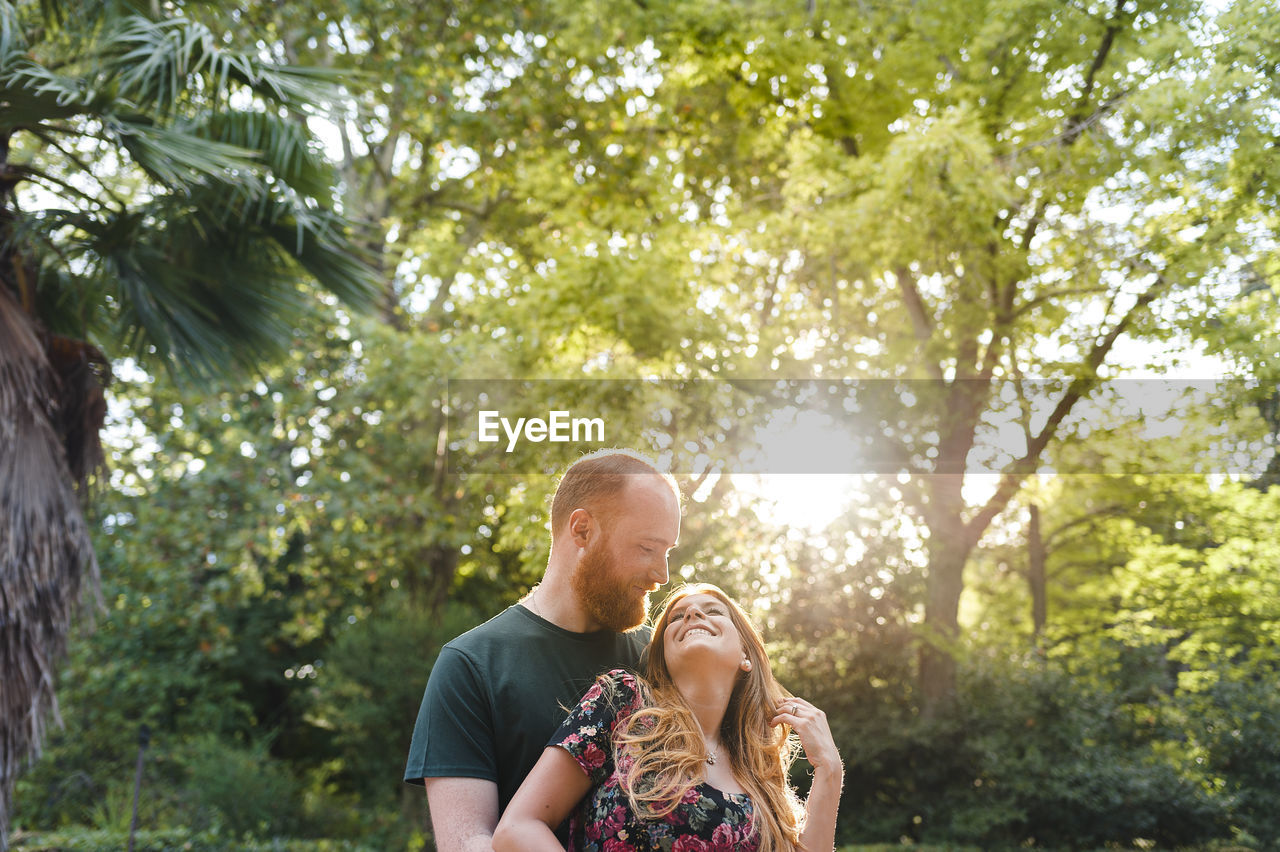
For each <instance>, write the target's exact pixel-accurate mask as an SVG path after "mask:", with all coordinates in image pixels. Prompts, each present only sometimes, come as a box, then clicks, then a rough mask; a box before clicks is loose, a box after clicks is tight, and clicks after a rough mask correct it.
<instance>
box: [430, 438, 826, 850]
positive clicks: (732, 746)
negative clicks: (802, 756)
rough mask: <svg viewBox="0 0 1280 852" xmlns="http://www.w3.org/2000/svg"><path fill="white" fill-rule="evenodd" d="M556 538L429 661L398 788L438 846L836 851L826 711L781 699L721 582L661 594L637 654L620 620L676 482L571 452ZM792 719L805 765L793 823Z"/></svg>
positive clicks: (654, 581) (655, 570)
mask: <svg viewBox="0 0 1280 852" xmlns="http://www.w3.org/2000/svg"><path fill="white" fill-rule="evenodd" d="M551 529H552V545H551V557H550V560H549V562H548V566H547V572H546V575H545V576H544V578H543V581H542V583H541V584H540V585H539V586H538V587H536V588H535V590H534V591H533V592H532V593H531V594H530V595H529V596H528V597H527V598H525V600H524V601H522V603H521V604H520V605H517V606H513V607H511V608H509V609H507V610H506V611H505V612H503V613H501V614H500V615H498V616H497V617H495V618H493V619H491V620H490V621H488V622H486V623H485V624H483V625H481V626H480V627H478V628H476V629H475V630H472V631H469V632H468V633H466V634H463V635H462V636H460V637H458V638H457V639H455V640H454V641H452V642H450V643H449V644H448V645H446V646H445V647H444V649H442V650H441V653H440V657H439V660H438V661H437V662H436V664H435V666H434V668H433V669H432V672H431V677H430V679H429V681H428V683H427V690H426V694H425V696H424V698H423V702H422V708H421V710H420V712H419V715H418V722H417V725H416V726H415V728H414V735H413V743H412V746H411V748H410V755H409V764H408V767H407V768H406V771H405V780H406V781H410V782H417V783H425V785H426V788H427V799H428V803H429V805H430V809H431V817H432V827H433V829H434V833H435V840H436V844H437V848H438V849H440V850H443V852H455V850H466V852H476V850H486V851H487V850H490V849H493V848H496V849H499V850H502V849H522V850H523V849H540V848H545V849H560V848H563V845H564V843H565V842H566V841H567V842H569V843H570V844H571V848H573V849H593V850H594V849H599V850H611V852H612V850H632V849H634V850H643V849H677V850H692V849H720V848H724V849H728V848H730V847H731V846H733V847H737V846H741V847H742V848H743V849H744V850H752V849H762V850H770V852H774V850H776V851H777V852H782V850H791V849H805V850H809V852H814V850H821V852H826V850H829V849H831V848H832V846H833V843H834V833H835V817H836V808H837V806H838V802H839V793H840V785H841V781H842V778H843V770H842V768H841V766H840V761H839V755H838V753H837V752H836V749H835V745H834V743H833V742H832V739H831V734H830V730H829V729H828V727H827V724H826V720H825V717H824V716H823V714H822V713H821V711H819V710H817V709H816V708H814V707H813V706H812V705H810V704H808V703H807V702H805V701H803V700H801V699H797V698H787V697H785V695H786V694H785V693H784V692H783V690H782V689H781V687H779V686H778V685H777V683H776V682H775V681H774V680H773V678H772V675H771V674H770V671H769V664H768V660H767V658H766V657H765V655H764V649H763V645H762V644H761V641H760V637H759V635H758V634H757V633H756V631H755V629H754V628H753V627H751V625H750V623H749V622H748V621H747V619H746V617H745V616H744V615H743V613H742V611H741V610H740V609H739V608H738V607H737V606H736V605H735V604H734V603H733V602H732V601H731V600H730V599H729V598H728V597H727V596H725V595H724V593H723V592H720V591H719V590H718V589H715V588H714V587H707V586H697V587H691V588H683V589H681V590H680V591H679V592H677V593H676V594H674V595H672V596H671V599H670V600H669V601H668V602H667V604H666V606H665V607H664V609H663V612H662V614H661V616H660V617H659V619H658V621H657V624H656V625H655V627H654V629H653V632H652V641H651V642H650V643H649V646H648V654H647V657H646V658H645V659H644V661H643V663H642V661H641V660H642V653H643V652H644V650H645V644H646V643H645V640H646V639H648V638H649V634H648V632H647V631H645V630H644V629H641V630H638V631H637V630H635V629H634V628H636V627H638V626H640V625H641V624H643V622H644V620H645V618H646V616H647V608H648V594H649V592H651V591H653V590H654V589H656V588H657V587H658V586H660V585H662V584H664V583H665V582H666V581H667V554H668V552H669V551H670V549H671V548H673V547H674V546H675V544H676V539H677V537H678V536H679V530H680V510H679V491H678V489H677V488H676V487H675V484H674V482H673V481H672V480H671V478H670V477H669V476H665V475H663V474H661V473H659V472H658V471H657V470H656V469H655V468H654V467H653V466H652V465H651V464H649V463H648V462H646V461H645V460H643V459H642V458H640V457H638V456H636V455H635V454H632V453H629V452H626V451H617V450H611V451H603V452H600V453H595V454H592V455H590V456H586V457H584V458H583V459H580V460H579V461H578V462H576V463H575V464H574V465H573V466H572V467H570V468H569V470H568V471H566V473H565V475H564V476H563V478H562V479H561V482H560V485H559V487H558V488H557V490H556V494H555V497H554V498H553V500H552V507H551ZM637 667H641V669H640V670H641V672H642V675H643V678H636V677H634V676H633V675H631V674H629V673H626V672H624V671H617V670H619V669H636V668H637ZM602 672H609V674H608V675H607V676H606V677H604V678H601V679H600V680H599V681H598V682H597V681H596V678H597V676H598V675H600V674H601V673H602ZM584 692H586V695H585V697H584V696H583V693H584ZM569 707H576V709H574V710H573V711H572V713H570V715H569V718H568V719H565V709H564V708H569ZM788 730H794V731H795V732H796V733H797V734H798V735H799V738H800V742H801V745H803V746H804V747H805V750H806V752H807V755H808V757H809V759H810V761H811V762H812V763H813V764H814V766H815V777H814V782H813V788H812V790H811V792H810V796H809V800H808V803H807V805H806V806H805V808H804V813H803V815H802V814H801V813H800V810H799V806H798V803H797V802H796V800H795V796H794V794H793V792H792V791H791V789H790V787H789V785H788V784H787V777H786V767H787V763H788V758H789V757H790V754H791V748H790V745H789V742H788V737H787V732H788ZM526 776H528V780H527V783H525V785H524V786H523V787H521V782H523V781H525V779H526ZM517 789H519V792H518V793H517ZM571 814H572V815H573V819H572V820H571V821H570V822H571V829H572V832H573V834H572V837H570V835H569V834H567V833H564V832H565V829H566V828H567V827H568V826H562V825H561V823H562V821H563V820H565V819H566V818H567V817H569V816H570V815H571ZM500 816H501V818H502V821H501V824H499V817H500ZM557 827H559V830H560V831H561V832H562V833H560V834H558V835H557V834H556V833H555V832H556V830H557ZM495 829H497V831H498V834H497V836H496V837H495V836H494V832H495Z"/></svg>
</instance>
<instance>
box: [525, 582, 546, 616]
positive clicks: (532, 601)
mask: <svg viewBox="0 0 1280 852" xmlns="http://www.w3.org/2000/svg"><path fill="white" fill-rule="evenodd" d="M538 589H539V587H538V586H534V587H533V589H532V590H531V591H530V592H529V597H528V598H526V599H525V606H526V607H527V608H528V609H529V611H530V612H532V613H533V614H534V615H536V616H538V618H541V619H542V620H543V621H546V620H547V617H546V616H545V615H543V614H542V613H541V612H540V610H541V607H539V606H538Z"/></svg>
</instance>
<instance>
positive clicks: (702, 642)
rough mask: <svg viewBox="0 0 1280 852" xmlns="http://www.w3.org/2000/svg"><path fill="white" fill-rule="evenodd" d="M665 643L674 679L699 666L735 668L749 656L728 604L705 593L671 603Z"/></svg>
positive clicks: (663, 639) (713, 668)
mask: <svg viewBox="0 0 1280 852" xmlns="http://www.w3.org/2000/svg"><path fill="white" fill-rule="evenodd" d="M662 644H663V648H662V651H663V658H664V659H665V661H666V664H667V670H668V671H669V672H670V673H671V676H672V678H676V677H678V676H679V675H680V674H681V673H684V672H688V671H693V670H698V669H705V670H709V671H714V670H719V669H730V670H732V669H736V668H738V667H740V666H741V664H742V661H743V660H744V659H745V658H746V652H745V651H744V650H743V647H742V638H741V636H740V635H739V634H738V628H737V627H736V626H735V625H734V623H733V617H732V616H731V615H730V612H729V607H728V605H727V604H725V602H724V601H722V600H720V598H718V597H716V596H715V595H712V594H708V593H706V592H698V593H696V594H692V595H688V596H686V597H683V598H681V599H680V600H678V601H676V602H675V603H674V604H672V605H671V608H670V609H668V610H667V623H666V627H665V628H663V632H662Z"/></svg>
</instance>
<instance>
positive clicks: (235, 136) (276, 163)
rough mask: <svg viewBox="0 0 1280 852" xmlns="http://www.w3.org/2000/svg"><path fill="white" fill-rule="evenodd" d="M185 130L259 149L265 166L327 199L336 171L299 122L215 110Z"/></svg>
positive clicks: (262, 114) (293, 184) (298, 187)
mask: <svg viewBox="0 0 1280 852" xmlns="http://www.w3.org/2000/svg"><path fill="white" fill-rule="evenodd" d="M184 129H186V130H187V131H188V132H190V133H191V134H192V135H195V136H200V137H202V138H206V139H211V140H215V141H218V142H221V143H223V144H226V145H232V146H235V147H237V148H242V149H245V150H252V151H255V152H257V154H258V157H259V158H260V160H261V163H262V165H263V166H265V167H266V168H267V169H269V170H270V171H271V173H272V174H273V175H274V176H275V177H276V178H277V179H279V180H281V181H283V182H284V183H286V184H287V185H289V186H290V187H292V188H293V189H294V190H295V191H297V192H298V193H300V194H302V195H305V196H310V197H313V198H326V197H328V196H329V194H330V193H331V192H332V190H333V172H332V169H331V168H330V167H329V165H328V164H327V163H326V162H325V160H324V158H323V157H322V156H321V155H320V154H319V152H318V151H317V150H316V149H315V147H314V146H313V145H312V143H311V141H310V137H309V135H308V134H307V132H306V129H305V128H304V127H303V126H302V125H301V124H299V123H298V122H296V121H291V120H288V119H283V118H280V117H279V116H276V115H271V114H270V113H265V112H235V113H225V112H224V113H214V114H212V115H209V116H206V117H205V118H203V119H202V120H200V121H198V122H193V123H192V124H190V125H187V126H186V127H185V128H184Z"/></svg>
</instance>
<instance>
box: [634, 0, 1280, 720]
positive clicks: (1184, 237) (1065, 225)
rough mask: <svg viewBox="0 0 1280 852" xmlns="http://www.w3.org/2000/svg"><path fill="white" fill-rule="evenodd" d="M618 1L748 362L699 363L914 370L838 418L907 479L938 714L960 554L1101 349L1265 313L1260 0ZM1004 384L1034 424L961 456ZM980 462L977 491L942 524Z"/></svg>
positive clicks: (1269, 221)
mask: <svg viewBox="0 0 1280 852" xmlns="http://www.w3.org/2000/svg"><path fill="white" fill-rule="evenodd" d="M644 9H647V10H648V11H647V12H643V11H636V12H635V13H634V14H636V15H637V16H642V17H646V20H647V23H645V24H641V25H638V26H636V25H632V27H631V29H633V30H635V31H640V32H645V33H652V34H654V35H653V36H652V41H653V44H654V51H653V52H654V53H655V54H657V55H659V56H661V57H662V60H660V61H658V62H656V63H655V65H656V66H657V67H658V70H660V72H661V73H662V74H663V83H662V86H660V87H659V89H658V94H657V96H656V98H655V100H656V102H657V105H658V106H661V108H662V109H663V111H664V113H665V115H667V116H669V119H668V121H669V123H670V125H672V127H671V131H672V132H673V133H676V134H679V135H680V136H681V137H682V138H683V139H684V140H686V141H685V144H684V145H683V146H682V147H681V150H682V152H683V154H684V155H685V156H684V159H683V160H682V168H683V169H685V170H686V171H687V172H690V173H691V177H689V178H688V179H687V180H686V184H687V185H691V186H694V187H699V186H712V187H715V188H717V189H718V190H719V193H720V194H719V197H718V203H719V207H718V209H717V207H716V206H715V205H712V206H711V207H710V208H708V209H706V210H704V211H703V214H702V218H701V219H699V220H698V225H699V226H702V227H707V226H709V225H714V224H715V223H716V222H718V223H719V226H718V227H719V230H720V231H721V233H722V236H721V238H720V240H719V241H718V243H719V246H720V248H719V249H718V250H711V251H709V252H704V253H703V256H702V260H701V263H702V264H703V266H704V269H705V275H704V280H706V281H708V282H711V284H712V286H716V285H718V286H719V287H720V288H721V289H722V291H723V292H724V293H725V294H727V298H729V299H731V300H732V301H731V304H730V306H729V307H727V308H726V309H725V313H726V314H728V315H731V316H733V315H737V316H741V317H743V318H744V320H745V321H746V325H747V329H746V332H745V334H744V335H743V337H744V339H745V340H748V341H750V342H751V344H752V346H753V348H754V350H755V351H758V353H759V354H758V355H756V357H754V358H745V357H743V356H744V354H749V353H744V351H743V349H742V347H741V346H740V345H739V344H737V343H734V342H732V341H728V340H726V341H725V342H724V343H723V344H722V345H721V346H720V347H719V348H718V351H715V352H712V353H708V355H707V356H706V358H705V359H704V362H715V363H718V364H719V365H720V368H721V373H722V374H723V373H724V372H729V371H731V372H732V374H733V375H746V376H750V375H752V373H753V372H756V371H765V370H772V371H775V372H782V373H784V374H785V375H787V376H789V377H797V378H807V379H812V378H823V377H839V378H853V379H864V380H894V381H897V380H912V381H913V382H914V384H913V385H912V396H914V397H915V401H914V404H913V405H908V404H907V403H906V402H905V401H904V402H903V404H901V405H899V406H897V407H886V408H884V409H882V412H881V413H880V415H879V416H878V417H875V418H869V419H864V420H857V419H856V418H853V417H850V416H848V415H843V416H844V419H845V420H846V421H847V422H849V423H850V426H851V428H855V429H860V430H861V434H866V435H869V436H871V438H873V439H874V441H875V442H876V447H875V450H874V453H875V455H874V458H876V459H888V460H891V462H892V463H893V464H894V465H895V466H896V467H897V469H898V470H900V471H901V472H903V473H905V474H908V475H910V477H911V482H910V483H908V484H907V485H906V486H905V488H904V491H905V503H906V508H907V510H908V511H909V512H911V513H912V514H913V515H914V516H915V517H916V519H917V520H918V521H919V522H920V523H921V524H922V525H923V526H924V527H925V528H926V529H927V530H928V548H929V565H928V578H927V589H926V599H925V602H924V610H925V628H926V629H925V631H924V633H923V638H924V640H925V641H924V645H923V648H922V653H921V659H920V666H921V671H920V677H921V685H922V694H923V697H924V699H925V703H926V706H927V707H931V708H932V707H937V706H940V705H941V704H943V703H945V702H946V701H947V700H948V696H949V695H950V694H951V693H952V690H953V686H954V674H955V664H954V659H953V655H952V653H951V652H952V650H953V648H954V643H955V641H956V640H957V638H958V634H959V631H958V612H959V603H960V598H961V594H962V592H963V590H964V588H965V567H966V564H967V562H968V560H969V557H970V555H971V554H972V552H973V551H974V548H975V547H976V546H977V545H978V543H979V541H980V540H981V539H982V537H983V535H984V534H985V532H986V531H987V530H988V529H989V527H990V525H991V524H992V522H993V521H994V519H995V518H996V517H997V516H999V515H1000V514H1001V513H1002V512H1003V511H1004V510H1005V509H1006V507H1007V506H1008V505H1009V502H1010V500H1011V499H1012V498H1013V497H1014V495H1016V494H1017V493H1018V491H1019V489H1020V488H1021V486H1022V484H1023V482H1024V481H1025V479H1026V477H1027V476H1028V475H1030V474H1031V473H1033V472H1034V471H1036V470H1037V469H1038V467H1039V465H1040V462H1041V460H1042V458H1043V457H1044V453H1045V451H1046V449H1047V448H1050V447H1053V446H1055V445H1057V444H1058V443H1060V442H1061V441H1062V439H1063V437H1064V436H1065V434H1066V433H1067V431H1068V427H1069V426H1070V424H1071V418H1072V416H1073V412H1075V411H1077V410H1078V404H1079V403H1080V401H1081V400H1084V399H1086V398H1088V397H1089V396H1090V394H1091V393H1093V392H1094V391H1095V389H1096V388H1097V387H1098V386H1099V385H1100V384H1101V383H1102V382H1103V381H1105V379H1106V378H1107V376H1108V375H1111V374H1113V373H1110V372H1109V370H1110V369H1111V367H1110V366H1109V365H1112V364H1114V363H1115V362H1116V361H1117V353H1118V351H1119V347H1120V345H1121V341H1124V340H1132V339H1135V338H1146V339H1149V340H1152V341H1155V342H1157V343H1159V342H1162V341H1167V340H1169V339H1171V338H1173V337H1175V336H1176V335H1178V334H1180V333H1181V334H1182V335H1183V339H1184V340H1185V339H1186V336H1187V335H1189V334H1190V333H1191V332H1192V331H1198V330H1202V329H1207V328H1209V327H1210V326H1212V325H1213V324H1217V325H1218V326H1219V328H1220V329H1221V327H1222V326H1229V325H1230V323H1231V322H1232V320H1233V319H1234V318H1233V317H1231V316H1230V315H1229V313H1228V312H1226V311H1221V310H1219V307H1218V306H1219V304H1220V303H1221V302H1222V301H1223V297H1224V294H1225V295H1234V294H1236V293H1239V292H1242V291H1244V290H1246V289H1250V290H1255V291H1260V292H1261V293H1263V294H1265V295H1266V296H1268V297H1270V298H1271V303H1272V304H1273V305H1274V295H1273V294H1274V292H1275V290H1276V288H1277V281H1276V276H1275V270H1274V261H1273V260H1272V249H1271V247H1270V243H1269V237H1268V236H1266V235H1268V234H1270V233H1272V232H1273V230H1274V229H1273V225H1274V210H1275V205H1274V191H1275V190H1274V187H1275V168H1276V164H1275V158H1274V157H1273V156H1270V155H1269V154H1268V146H1269V145H1271V144H1272V143H1271V142H1270V141H1268V140H1270V139H1271V138H1273V136H1274V132H1275V116H1276V111H1275V105H1276V103H1277V97H1278V96H1280V92H1277V89H1276V86H1275V78H1274V74H1272V73H1271V70H1270V69H1271V68H1272V67H1273V63H1274V61H1275V58H1276V57H1275V54H1274V50H1273V46H1272V45H1271V44H1270V43H1266V42H1264V41H1261V40H1258V38H1257V36H1256V35H1255V29H1254V28H1255V26H1256V22H1257V21H1259V20H1262V19H1263V18H1267V19H1268V20H1270V18H1269V17H1268V16H1266V15H1265V4H1258V3H1254V2H1247V0H1246V2H1239V3H1235V4H1233V5H1231V6H1229V7H1227V8H1225V9H1211V8H1208V7H1202V6H1200V5H1199V4H1196V3H1190V2H1172V3H1170V2H1154V0H1153V2H1147V0H1136V2H1135V0H1115V2H1107V3H1101V2H1089V3H1084V4H1076V5H1063V4H1060V3H1053V2H1039V0H990V2H973V0H956V2H948V3H931V4H927V5H921V4H915V3H908V2H888V3H879V4H855V5H847V6H830V7H828V6H822V5H821V4H819V5H817V6H813V5H811V6H810V7H809V9H808V10H804V9H802V8H801V7H800V5H798V4H797V5H796V6H795V7H794V8H792V9H789V10H788V9H779V8H776V7H767V8H766V7H765V6H764V5H763V4H762V5H761V6H759V7H758V12H759V14H742V13H741V10H740V9H739V7H734V8H733V9H730V8H729V7H728V6H725V5H722V4H709V5H705V4H704V5H700V6H696V7H695V6H693V5H688V6H686V5H682V4H663V5H653V6H649V5H646V6H645V7H644ZM1270 17H1274V16H1270ZM975 22H976V23H975ZM655 108H656V107H655ZM1270 316H1271V320H1270V323H1271V327H1272V328H1274V313H1272V314H1270ZM1180 329H1181V330H1182V331H1181V332H1180V331H1179V330H1180ZM1220 333H1223V332H1222V331H1221V330H1220ZM1023 377H1028V384H1029V383H1030V381H1031V380H1036V381H1039V382H1040V385H1039V394H1038V398H1039V401H1040V403H1041V406H1042V407H1041V408H1040V410H1039V413H1038V414H1037V416H1036V417H1035V418H1032V422H1031V423H1030V424H1029V425H1031V427H1032V428H1031V430H1030V432H1029V434H1028V436H1027V440H1026V442H1025V446H1021V447H1019V448H1017V450H1016V451H1014V452H1011V453H1008V454H1006V455H1004V456H1003V457H1000V456H999V455H995V456H989V457H987V458H984V457H983V454H984V451H985V450H987V449H989V447H984V441H986V439H987V438H988V437H989V435H990V430H991V429H993V428H994V426H995V423H996V421H998V420H999V419H1000V418H1002V417H1004V418H1016V411H1017V409H1016V407H1015V406H1013V405H1011V404H1006V402H1005V401H1004V400H1005V399H1008V398H1009V395H1010V394H1012V395H1014V396H1016V394H1014V393H1013V392H1014V391H1015V390H1016V388H1017V386H1018V384H1019V382H1020V381H1021V380H1022V378H1023ZM840 402H843V400H837V403H840ZM836 411H837V413H839V412H840V409H839V408H837V409H836ZM983 468H985V469H988V470H993V471H995V472H998V473H999V474H1000V478H999V481H998V484H997V486H996V487H995V489H994V491H993V493H991V494H990V496H989V497H987V498H986V499H984V500H983V501H981V503H979V504H977V505H972V506H971V505H969V504H968V503H967V501H966V495H965V492H964V489H965V485H966V481H967V474H968V473H970V472H972V471H974V470H976V469H983Z"/></svg>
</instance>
